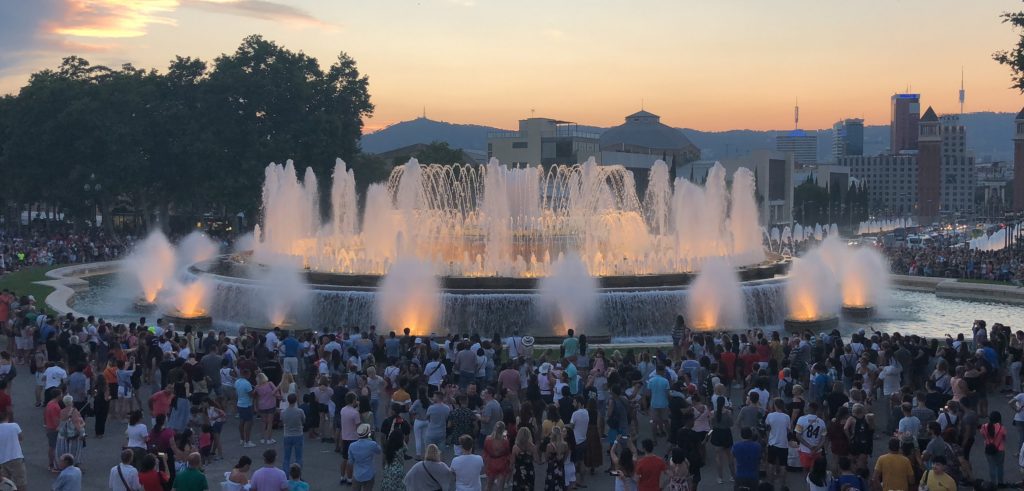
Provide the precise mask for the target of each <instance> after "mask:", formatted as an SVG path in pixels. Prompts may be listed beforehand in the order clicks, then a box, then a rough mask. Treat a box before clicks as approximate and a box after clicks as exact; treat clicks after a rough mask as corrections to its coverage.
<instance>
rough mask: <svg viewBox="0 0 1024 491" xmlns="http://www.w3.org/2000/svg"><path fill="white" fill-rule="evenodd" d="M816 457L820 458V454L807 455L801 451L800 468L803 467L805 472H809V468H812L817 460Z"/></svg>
mask: <svg viewBox="0 0 1024 491" xmlns="http://www.w3.org/2000/svg"><path fill="white" fill-rule="evenodd" d="M818 457H821V454H820V453H807V452H803V451H801V452H800V467H803V468H804V470H805V471H809V470H811V467H814V461H815V460H818Z"/></svg>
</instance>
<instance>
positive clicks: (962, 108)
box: [960, 67, 966, 116]
mask: <svg viewBox="0 0 1024 491" xmlns="http://www.w3.org/2000/svg"><path fill="white" fill-rule="evenodd" d="M964 95H966V93H965V92H964V67H960V115H961V116H963V115H964Z"/></svg>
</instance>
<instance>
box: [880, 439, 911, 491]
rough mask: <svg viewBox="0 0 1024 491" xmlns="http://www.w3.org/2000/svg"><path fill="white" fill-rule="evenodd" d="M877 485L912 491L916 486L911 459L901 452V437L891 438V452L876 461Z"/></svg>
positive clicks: (883, 488)
mask: <svg viewBox="0 0 1024 491" xmlns="http://www.w3.org/2000/svg"><path fill="white" fill-rule="evenodd" d="M874 481H875V487H876V489H882V490H885V491H910V490H911V489H914V488H915V487H916V486H915V484H916V482H915V480H914V468H913V467H912V466H911V465H910V459H908V458H907V457H906V456H904V455H903V454H901V453H900V440H899V438H890V439H889V453H887V454H885V455H882V456H881V457H878V460H876V461H875V477H874Z"/></svg>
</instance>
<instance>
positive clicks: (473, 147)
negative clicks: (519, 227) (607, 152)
mask: <svg viewBox="0 0 1024 491" xmlns="http://www.w3.org/2000/svg"><path fill="white" fill-rule="evenodd" d="M1014 116H1015V114H1014V113H993V112H978V113H967V114H964V115H963V117H962V118H961V122H962V123H963V124H964V125H966V126H967V147H968V148H969V149H971V150H972V151H974V154H975V156H976V157H977V159H978V160H979V161H992V160H1011V159H1012V158H1013V141H1012V138H1013V129H1014V125H1013V118H1014ZM580 129H581V130H586V131H594V132H596V133H601V132H603V131H604V130H605V129H606V128H600V127H596V126H583V125H581V126H580ZM680 130H681V131H682V132H683V133H684V134H686V136H687V137H688V138H689V139H690V140H691V141H692V142H693V143H694V144H695V145H697V146H698V147H700V148H701V149H702V150H703V155H704V158H708V159H719V158H725V157H730V156H738V155H743V154H746V153H749V152H750V151H752V150H756V149H762V148H775V137H776V136H778V135H780V134H785V133H787V132H788V131H789V130H768V131H759V130H729V131H700V130H694V129H691V128H680ZM492 131H502V130H501V129H500V128H493V127H490V126H481V125H473V124H456V123H447V122H444V121H433V120H430V119H426V118H416V119H414V120H412V121H403V122H401V123H395V124H393V125H391V126H388V127H386V128H384V129H381V130H379V131H376V132H373V133H370V134H368V135H364V136H363V139H362V146H363V150H364V151H366V152H369V153H380V152H386V151H388V150H393V149H396V148H399V147H404V146H407V145H413V144H416V143H430V142H432V141H445V142H448V144H449V145H450V146H452V147H455V148H462V149H464V150H468V151H472V152H475V153H483V154H486V149H487V133H489V132H492ZM808 133H810V134H816V135H818V157H819V159H821V160H823V161H825V160H827V159H828V157H829V156H830V155H831V152H832V132H831V130H816V131H815V130H809V131H808ZM888 147H889V126H888V125H880V126H867V127H865V128H864V153H865V154H867V155H876V154H879V153H882V152H884V151H886V149H887V148H888Z"/></svg>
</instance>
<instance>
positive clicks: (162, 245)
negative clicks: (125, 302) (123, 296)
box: [124, 231, 175, 313]
mask: <svg viewBox="0 0 1024 491" xmlns="http://www.w3.org/2000/svg"><path fill="white" fill-rule="evenodd" d="M124 270H125V277H126V279H127V280H128V281H129V282H130V283H133V284H134V286H135V288H137V291H140V292H141V295H140V296H139V297H138V299H137V300H136V301H135V303H134V307H135V309H136V310H137V311H139V312H143V313H147V312H151V311H153V310H154V309H156V305H157V303H156V302H157V296H158V295H159V294H160V292H161V291H162V290H163V289H164V288H165V287H166V286H167V285H168V283H170V282H171V281H173V280H174V275H175V258H174V246H172V245H171V243H170V241H168V240H167V237H166V236H165V235H164V234H163V233H162V232H160V231H156V232H153V233H152V234H150V235H149V236H148V237H146V238H145V239H143V240H142V241H141V242H139V243H138V244H137V245H136V246H135V250H134V251H133V252H132V254H131V255H129V256H128V258H126V259H125V267H124Z"/></svg>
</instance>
